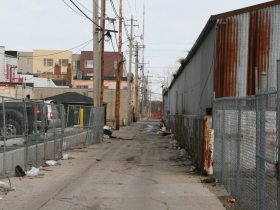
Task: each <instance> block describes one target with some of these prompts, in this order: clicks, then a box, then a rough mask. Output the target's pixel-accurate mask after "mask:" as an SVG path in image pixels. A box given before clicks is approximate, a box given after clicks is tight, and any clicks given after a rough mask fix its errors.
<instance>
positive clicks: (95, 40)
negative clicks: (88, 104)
mask: <svg viewBox="0 0 280 210" xmlns="http://www.w3.org/2000/svg"><path fill="white" fill-rule="evenodd" d="M93 22H95V23H98V0H93ZM99 61H100V59H99V31H98V30H97V28H96V25H95V24H93V78H94V79H93V88H94V89H93V103H94V106H95V107H99V106H100V79H99V75H100V72H99Z"/></svg>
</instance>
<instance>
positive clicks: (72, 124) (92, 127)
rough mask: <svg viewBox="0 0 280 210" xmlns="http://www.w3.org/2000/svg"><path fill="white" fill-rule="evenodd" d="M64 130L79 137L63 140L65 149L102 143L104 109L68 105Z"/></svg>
mask: <svg viewBox="0 0 280 210" xmlns="http://www.w3.org/2000/svg"><path fill="white" fill-rule="evenodd" d="M66 126H67V128H66V130H67V131H70V132H73V135H77V134H80V135H79V138H71V139H70V138H69V139H65V141H64V144H65V145H66V148H70V147H71V146H73V145H77V144H84V145H85V146H89V145H91V144H93V143H98V142H101V141H103V126H104V108H103V107H92V106H78V105H69V106H68V107H67V122H66Z"/></svg>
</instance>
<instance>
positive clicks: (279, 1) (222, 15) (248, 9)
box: [211, 0, 280, 20]
mask: <svg viewBox="0 0 280 210" xmlns="http://www.w3.org/2000/svg"><path fill="white" fill-rule="evenodd" d="M278 4H280V0H274V1H269V2H265V3H262V4H256V5H253V6H249V7H244V8H241V9H237V10H232V11H229V12H224V13H220V14H217V15H212V16H211V20H217V19H221V18H226V17H230V16H234V15H238V14H242V13H245V12H251V11H254V10H259V9H263V8H266V7H270V6H274V5H278Z"/></svg>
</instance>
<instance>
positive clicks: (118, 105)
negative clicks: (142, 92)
mask: <svg viewBox="0 0 280 210" xmlns="http://www.w3.org/2000/svg"><path fill="white" fill-rule="evenodd" d="M119 18H120V22H119V53H118V72H117V82H116V130H119V129H120V98H121V76H122V64H123V60H122V0H120V15H119Z"/></svg>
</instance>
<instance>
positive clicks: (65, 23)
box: [0, 0, 266, 99]
mask: <svg viewBox="0 0 280 210" xmlns="http://www.w3.org/2000/svg"><path fill="white" fill-rule="evenodd" d="M64 1H65V2H66V3H67V4H68V5H69V6H71V7H72V8H73V9H74V10H76V11H77V12H79V11H78V10H77V9H76V8H75V7H74V5H73V4H72V3H71V2H70V0H64ZM73 2H74V3H76V4H77V5H78V6H79V7H80V8H81V9H82V10H83V11H84V12H85V13H86V14H87V15H88V16H90V17H92V13H91V12H90V11H92V0H78V2H77V0H73ZM113 2H114V5H115V8H116V10H117V11H118V12H119V0H113ZM264 2H266V1H263V0H212V1H209V0H200V1H190V0H173V1H171V0H150V1H149V0H145V5H146V6H145V8H146V16H145V45H146V49H145V63H146V62H149V64H148V65H146V66H145V73H146V72H147V71H150V74H152V75H153V76H154V77H153V78H152V80H155V79H156V76H155V75H156V74H161V72H162V69H164V68H174V70H176V68H177V67H179V63H178V62H177V60H178V59H179V58H181V57H186V55H187V52H186V50H190V49H191V47H192V45H193V44H194V43H195V41H196V39H197V37H198V36H199V34H200V33H201V31H202V29H203V27H204V26H205V24H206V22H207V21H208V19H209V17H210V16H211V15H215V14H219V13H224V12H228V11H231V10H235V9H239V8H243V7H247V6H251V5H255V4H260V3H264ZM79 3H81V4H82V5H83V6H84V7H86V8H87V9H88V10H90V11H88V10H86V9H85V8H83V7H82V6H81V5H80V4H79ZM106 8H107V11H106V14H107V15H108V16H109V17H110V18H115V14H114V12H113V10H112V6H111V3H110V1H109V0H107V1H106ZM123 14H124V17H125V20H127V19H130V17H131V15H133V17H134V19H137V20H138V22H137V23H136V22H135V23H134V24H139V28H138V27H134V34H136V35H137V36H139V35H140V34H143V0H123ZM126 24H130V23H129V22H128V21H127V22H126ZM106 25H107V23H106ZM0 26H1V27H2V28H1V33H0V46H5V47H6V50H16V51H33V49H49V50H67V49H70V48H73V47H76V46H78V45H80V44H82V43H85V42H86V41H88V40H90V39H92V23H91V22H90V21H89V20H88V19H86V18H83V17H81V16H79V15H78V14H76V13H75V12H74V11H72V10H71V9H70V8H69V7H68V6H67V5H65V4H64V3H63V1H62V0H44V1H43V0H0ZM115 26H116V30H118V28H119V26H118V22H117V23H116V24H115ZM108 27H110V29H113V27H112V24H110V25H109V26H108ZM127 29H128V32H129V33H130V27H127ZM112 35H113V34H112ZM113 36H114V35H113ZM117 38H118V34H117ZM136 40H138V41H141V40H140V38H139V37H136ZM113 41H114V47H115V50H117V49H118V48H117V45H116V40H115V39H113ZM125 41H127V36H126V33H125V31H124V30H123V42H125ZM81 47H82V46H81ZM81 47H79V48H76V49H73V50H72V51H73V53H76V52H77V51H78V53H80V52H79V49H80V48H81ZM92 48H93V47H92V43H90V44H89V45H88V46H86V47H85V48H84V49H83V50H92ZM105 51H113V48H112V44H111V43H110V42H109V43H105ZM123 52H125V53H126V58H127V67H128V58H129V56H128V42H126V43H124V45H123ZM139 55H141V56H142V53H141V52H140V53H139ZM141 56H140V57H139V59H140V61H141V62H142V57H141ZM133 61H134V57H133ZM161 67H162V68H161ZM132 72H133V73H134V65H133V66H132ZM139 73H140V71H139ZM152 91H153V92H157V93H161V84H159V83H156V82H155V81H154V82H153V86H152ZM155 96H156V95H154V96H153V98H155ZM159 96H160V95H158V97H157V98H159V99H160V97H159Z"/></svg>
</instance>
